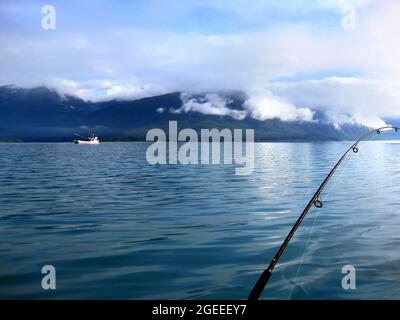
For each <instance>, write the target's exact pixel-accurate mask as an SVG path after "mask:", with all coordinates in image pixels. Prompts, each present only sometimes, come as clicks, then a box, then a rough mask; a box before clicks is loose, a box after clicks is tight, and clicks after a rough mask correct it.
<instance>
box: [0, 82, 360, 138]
mask: <svg viewBox="0 0 400 320" xmlns="http://www.w3.org/2000/svg"><path fill="white" fill-rule="evenodd" d="M181 94H182V93H181V92H173V93H169V94H164V95H159V96H153V97H147V98H143V99H137V100H111V101H106V102H90V101H84V100H82V99H80V98H77V97H75V96H71V95H61V94H59V93H58V92H57V91H55V90H53V89H50V88H47V87H36V88H31V89H23V88H18V87H15V86H1V87H0V140H2V141H14V140H15V141H71V140H72V139H74V134H80V135H83V136H85V135H87V134H88V130H89V129H90V130H91V132H93V133H95V134H96V135H98V136H99V137H100V138H101V139H102V140H109V141H111V140H117V141H138V140H145V138H146V132H147V131H148V130H149V129H152V128H161V129H164V130H167V128H168V121H170V120H176V121H177V122H178V129H179V130H180V129H184V128H192V129H195V130H196V131H199V130H200V129H202V128H209V129H211V128H217V129H223V128H231V129H234V128H235V129H246V128H251V129H254V131H255V140H256V141H326V140H354V139H355V138H357V137H358V136H360V135H361V134H362V133H364V132H366V131H367V130H368V128H366V127H363V126H360V125H353V124H347V125H342V126H341V127H340V128H336V127H335V126H334V125H333V124H332V123H330V122H329V121H328V120H327V118H326V117H325V115H324V113H323V112H320V111H315V114H314V120H315V121H312V122H303V121H293V122H285V121H281V120H279V119H269V120H264V121H260V120H256V119H253V118H251V117H245V118H244V119H236V118H234V117H231V116H229V115H212V114H203V113H200V112H195V111H188V112H174V111H176V110H178V109H179V108H181V107H182V105H183V102H182V99H181ZM218 94H219V95H223V96H224V97H225V98H226V99H227V101H228V104H227V107H229V108H230V109H232V110H238V111H243V110H244V108H243V103H244V101H245V100H246V95H245V94H244V93H243V92H240V91H229V92H228V91H225V92H219V93H218ZM194 97H195V98H197V99H199V100H201V99H202V97H204V95H197V96H194Z"/></svg>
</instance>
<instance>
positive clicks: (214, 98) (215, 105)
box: [170, 93, 246, 120]
mask: <svg viewBox="0 0 400 320" xmlns="http://www.w3.org/2000/svg"><path fill="white" fill-rule="evenodd" d="M181 100H182V106H181V107H180V108H179V109H171V110H170V112H172V113H182V112H183V113H188V112H199V113H202V114H211V115H217V116H230V117H232V118H234V119H237V120H243V119H244V118H245V117H246V112H245V111H243V110H236V109H230V108H229V107H228V106H227V104H229V103H230V101H229V100H227V99H226V98H224V97H221V96H220V95H218V94H214V93H208V94H206V95H205V97H204V98H195V97H193V96H191V95H190V94H187V93H182V94H181Z"/></svg>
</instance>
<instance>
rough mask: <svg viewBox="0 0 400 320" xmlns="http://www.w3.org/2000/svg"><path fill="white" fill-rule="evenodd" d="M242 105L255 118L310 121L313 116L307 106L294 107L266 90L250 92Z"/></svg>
mask: <svg viewBox="0 0 400 320" xmlns="http://www.w3.org/2000/svg"><path fill="white" fill-rule="evenodd" d="M244 106H245V108H246V109H247V110H248V111H249V113H250V115H251V117H252V118H254V119H257V120H267V119H274V118H277V119H281V120H283V121H312V120H313V116H314V113H313V112H312V111H311V110H310V109H309V108H296V107H295V106H294V105H292V104H290V103H288V102H286V101H284V100H282V99H280V98H279V97H277V96H274V95H273V94H272V93H271V92H269V91H266V90H264V91H263V92H258V93H256V94H252V95H251V96H250V98H249V99H248V100H247V101H246V102H245V103H244Z"/></svg>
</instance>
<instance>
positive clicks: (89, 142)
mask: <svg viewBox="0 0 400 320" xmlns="http://www.w3.org/2000/svg"><path fill="white" fill-rule="evenodd" d="M74 142H75V144H99V143H100V142H99V141H98V140H95V141H85V140H75V141H74Z"/></svg>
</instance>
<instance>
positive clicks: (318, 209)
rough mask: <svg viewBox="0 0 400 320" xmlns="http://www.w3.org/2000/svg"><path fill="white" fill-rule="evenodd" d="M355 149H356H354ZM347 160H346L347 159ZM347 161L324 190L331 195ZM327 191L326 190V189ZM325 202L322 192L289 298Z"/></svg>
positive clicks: (377, 134) (373, 137) (372, 138)
mask: <svg viewBox="0 0 400 320" xmlns="http://www.w3.org/2000/svg"><path fill="white" fill-rule="evenodd" d="M379 135H380V133H378V131H377V132H376V134H374V135H373V136H372V137H371V138H370V139H369V140H365V141H360V143H361V142H371V141H374V140H375V139H376V138H377V137H378V136H379ZM353 151H354V150H353ZM358 151H359V150H358V148H357V150H356V151H354V153H355V154H357V153H358ZM345 160H350V159H347V158H346V159H345ZM345 162H346V161H345ZM345 162H344V163H343V164H342V166H341V168H340V170H339V171H337V173H336V174H335V177H334V178H333V179H332V182H331V183H330V185H329V187H330V188H329V189H330V190H329V191H328V192H324V193H325V194H326V195H329V194H331V191H332V190H333V189H334V187H335V186H336V185H337V181H338V178H340V177H341V176H343V171H344V170H343V169H344V168H343V165H345ZM338 175H339V177H338ZM324 191H325V190H324ZM323 203H324V201H323V199H322V194H321V195H320V196H319V198H318V203H316V204H315V207H316V209H317V210H316V214H315V217H314V219H313V223H312V225H311V228H310V231H309V232H308V235H307V240H306V243H305V247H304V250H303V254H302V257H301V259H300V264H299V266H298V267H297V271H296V275H295V277H294V280H293V286H292V288H291V290H290V292H289V295H288V300H291V298H292V295H293V291H294V289H295V287H296V286H297V279H298V277H299V273H300V270H301V268H302V267H303V264H304V258H305V255H306V253H307V251H308V248H309V244H310V239H311V236H312V235H313V234H314V227H315V223H316V221H317V219H318V217H319V211H320V209H322V207H323Z"/></svg>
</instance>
